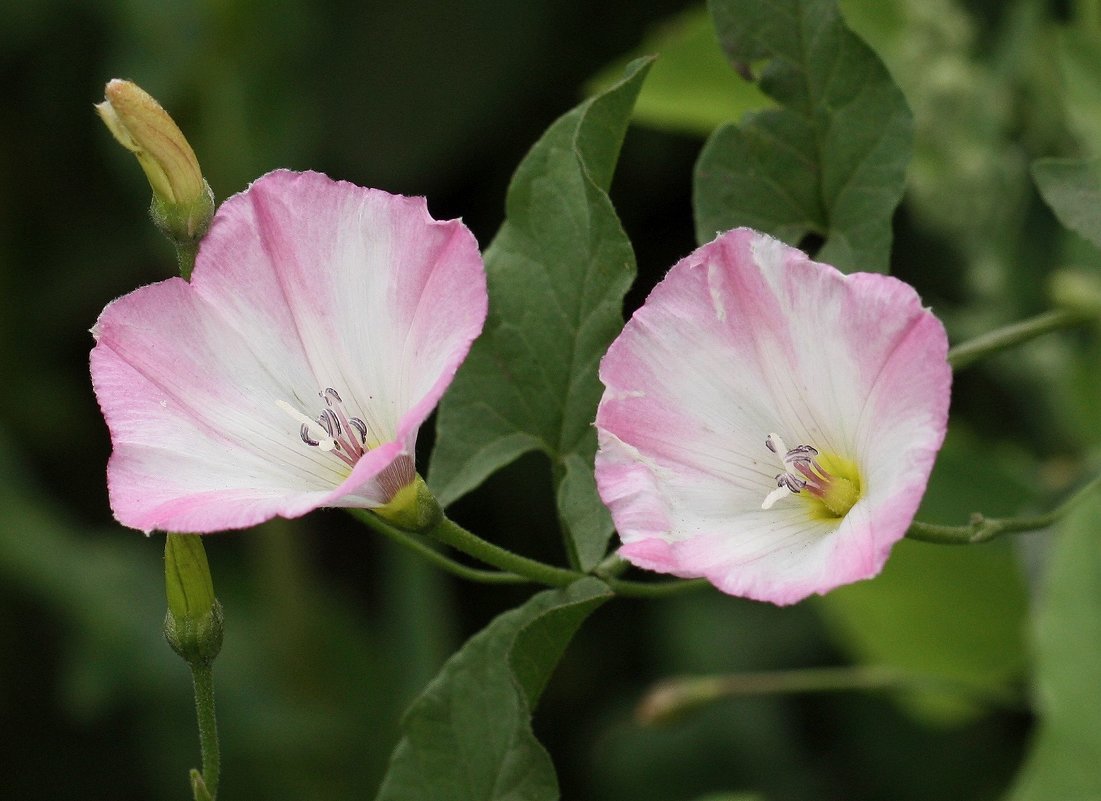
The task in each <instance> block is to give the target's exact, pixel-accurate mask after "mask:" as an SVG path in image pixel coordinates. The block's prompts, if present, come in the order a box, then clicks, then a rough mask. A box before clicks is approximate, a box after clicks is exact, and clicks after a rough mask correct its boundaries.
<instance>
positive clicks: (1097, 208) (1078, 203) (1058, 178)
mask: <svg viewBox="0 0 1101 801" xmlns="http://www.w3.org/2000/svg"><path fill="white" fill-rule="evenodd" d="M1032 177H1033V179H1034V180H1035V181H1036V186H1037V187H1039V189H1040V194H1041V195H1042V196H1043V198H1044V202H1045V203H1047V204H1048V205H1049V206H1050V207H1051V210H1052V211H1054V212H1055V216H1056V217H1058V218H1059V222H1061V223H1062V224H1063V225H1065V226H1066V227H1067V228H1069V229H1070V230H1072V231H1074V232H1075V233H1077V234H1080V235H1081V236H1083V237H1085V238H1086V239H1088V240H1089V241H1090V242H1092V243H1093V244H1095V245H1097V247H1101V171H1099V161H1098V159H1088V160H1085V161H1080V160H1076V159H1039V160H1037V161H1034V162H1033V163H1032Z"/></svg>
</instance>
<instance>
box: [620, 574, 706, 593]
mask: <svg viewBox="0 0 1101 801" xmlns="http://www.w3.org/2000/svg"><path fill="white" fill-rule="evenodd" d="M598 578H600V580H601V581H603V582H604V583H605V584H607V585H608V586H609V587H610V588H611V589H612V591H613V592H614V593H615V594H616V595H622V596H624V597H626V598H664V597H665V596H667V595H679V594H680V593H682V592H690V591H692V590H699V589H702V588H704V587H709V586H711V584H710V582H709V581H708V580H707V579H702V578H701V579H688V580H684V579H681V580H678V581H630V580H628V579H618V578H613V577H611V576H608V577H604V576H599V577H598Z"/></svg>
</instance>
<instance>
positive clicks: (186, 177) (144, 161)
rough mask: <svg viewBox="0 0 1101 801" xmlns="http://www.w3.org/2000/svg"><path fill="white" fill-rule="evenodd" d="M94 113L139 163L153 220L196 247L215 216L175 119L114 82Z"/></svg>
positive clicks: (131, 87) (133, 88) (129, 86)
mask: <svg viewBox="0 0 1101 801" xmlns="http://www.w3.org/2000/svg"><path fill="white" fill-rule="evenodd" d="M103 93H104V96H105V98H106V99H105V100H104V101H103V102H102V103H97V104H95V106H94V108H95V110H96V113H97V114H99V116H100V119H102V120H103V122H104V124H105V125H106V126H107V128H108V130H110V132H111V134H112V136H114V137H115V139H116V140H117V141H118V143H119V144H121V145H122V146H123V147H124V148H126V149H127V150H129V151H130V152H131V153H133V154H134V156H135V157H136V158H137V160H138V163H139V164H140V165H141V168H142V170H143V171H144V172H145V176H146V178H147V179H148V180H149V185H150V187H152V189H153V216H154V220H155V221H156V223H157V225H158V226H159V227H160V228H161V230H163V231H164V232H165V233H166V234H167V235H168V236H169V238H171V239H172V240H173V241H176V242H190V241H195V240H197V239H199V238H201V237H202V235H203V234H204V233H206V229H207V227H208V226H209V224H210V218H211V217H212V216H213V215H214V197H213V194H212V193H211V191H210V186H209V185H208V184H207V182H206V181H205V180H204V178H203V174H202V171H201V170H200V169H199V161H198V159H197V158H196V157H195V151H194V150H192V149H191V145H190V144H189V143H188V141H187V138H186V137H185V136H184V135H183V132H182V131H181V130H180V129H179V127H178V126H177V125H176V123H175V122H174V121H173V120H172V117H170V116H169V115H168V112H167V111H165V110H164V109H163V108H162V107H161V105H160V104H159V103H158V102H157V101H156V100H155V99H154V98H153V97H152V96H151V95H150V94H149V93H148V92H146V91H145V90H144V89H142V88H141V87H140V86H138V85H137V84H136V83H133V82H132V81H126V80H122V79H120V78H114V79H112V80H110V81H108V82H107V85H106V87H104V90H103Z"/></svg>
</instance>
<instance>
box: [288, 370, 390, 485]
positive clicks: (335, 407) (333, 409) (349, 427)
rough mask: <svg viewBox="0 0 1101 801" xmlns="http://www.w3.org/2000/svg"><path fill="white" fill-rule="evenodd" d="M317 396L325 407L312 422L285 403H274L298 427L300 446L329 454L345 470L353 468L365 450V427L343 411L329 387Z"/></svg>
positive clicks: (339, 400)
mask: <svg viewBox="0 0 1101 801" xmlns="http://www.w3.org/2000/svg"><path fill="white" fill-rule="evenodd" d="M317 394H318V397H320V398H321V400H322V401H324V403H325V406H324V408H322V409H321V412H320V414H318V415H317V417H316V418H311V417H308V416H306V415H305V414H303V413H302V412H300V411H298V410H297V409H295V408H294V407H293V406H291V405H290V404H289V403H287V402H286V401H282V400H278V401H276V404H277V405H278V406H279V408H280V409H282V410H283V411H284V412H286V413H287V414H288V415H290V416H291V417H292V418H293V419H294V420H296V421H297V422H298V423H299V424H300V425H299V429H298V432H299V437H300V439H301V440H302V442H303V443H305V444H306V445H308V446H309V447H311V448H317V449H318V450H320V451H324V452H326V453H331V454H332V455H333V456H335V457H336V458H338V459H340V461H342V462H344V464H346V465H348V467H355V464H356V462H358V461H359V458H360V457H361V456H363V454H364V453H366V452H367V451H368V450H369V448H368V447H367V433H368V428H367V424H366V423H365V422H363V420H362V419H361V418H359V417H354V416H351V415H349V414H348V413H347V412H346V411H345V409H344V403H343V401H342V399H341V397H340V393H338V392H337V391H336V390H335V389H333V388H332V387H326V388H325V389H323V390H322V391H321V392H319V393H317Z"/></svg>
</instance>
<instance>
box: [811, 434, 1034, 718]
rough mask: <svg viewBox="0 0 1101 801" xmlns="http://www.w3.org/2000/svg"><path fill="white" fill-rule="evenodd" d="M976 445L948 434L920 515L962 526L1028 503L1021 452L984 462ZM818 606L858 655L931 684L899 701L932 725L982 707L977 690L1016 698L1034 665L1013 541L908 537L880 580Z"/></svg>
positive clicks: (836, 594) (850, 589)
mask: <svg viewBox="0 0 1101 801" xmlns="http://www.w3.org/2000/svg"><path fill="white" fill-rule="evenodd" d="M977 447H981V445H980V444H979V443H978V442H977V441H975V440H974V439H973V438H968V437H963V436H961V435H960V434H959V432H953V435H952V436H951V437H949V439H948V441H947V442H946V443H945V446H944V449H943V450H942V451H941V454H940V457H939V458H938V459H937V464H936V467H935V468H934V471H933V477H932V479H931V480H930V484H929V491H928V492H927V494H926V498H925V502H924V503H923V505H922V508H921V511H920V514H919V518H920V519H922V520H925V521H929V522H944V523H949V524H955V523H958V522H959V521H962V520H966V519H967V517H968V515H970V514H971V513H972V512H974V511H976V510H979V509H982V510H983V511H984V512H985V513H987V514H990V515H995V516H997V515H1005V516H1011V515H1014V514H1017V513H1020V512H1022V511H1025V510H1027V509H1028V507H1029V504H1030V502H1031V501H1032V498H1031V497H1030V496H1031V495H1032V492H1031V487H1030V486H1029V485H1028V484H1027V482H1025V481H1023V480H1022V478H1021V476H1020V471H1015V470H1014V469H1012V467H1013V464H1014V463H1015V462H1018V461H1019V459H1016V458H1014V457H1015V454H1008V453H1007V454H1000V458H998V459H990V460H988V461H986V462H982V463H979V464H976V463H975V460H974V458H972V457H971V454H972V453H973V452H974V450H975V448H977ZM1010 488H1012V494H1009V495H1008V496H1007V494H1006V490H1007V489H1010ZM992 503H993V504H996V505H997V504H1005V505H1003V506H1002V507H1001V508H997V506H996V505H995V506H991V505H990V504H992ZM819 605H820V609H821V611H822V613H823V615H824V616H825V619H826V621H827V623H829V624H830V626H831V629H832V630H834V631H836V632H837V634H838V637H839V643H840V644H841V645H842V646H843V647H844V648H845V649H846V650H847V651H849V652H850V653H851V654H852V655H853V657H854V658H856V659H859V660H861V661H864V662H867V663H869V664H872V665H889V666H891V667H895V668H901V669H904V670H907V671H911V672H912V673H913V674H914V675H915V677H921V678H923V679H926V680H928V685H927V686H926V687H921V686H920V685H919V687H918V689H917V690H916V691H915V692H914V693H913V694H906V695H902V696H901V697H900V700H901V701H903V702H904V703H905V704H906V705H907V706H908V707H909V708H911V709H913V710H914V711H915V712H917V713H918V714H919V715H920V716H922V717H923V718H926V719H928V720H930V721H931V722H940V723H946V724H947V723H954V722H962V721H965V720H969V719H971V718H972V717H973V716H974V715H975V714H977V713H979V712H981V711H982V710H983V706H982V705H981V703H980V705H979V706H976V705H975V704H974V702H973V701H972V699H971V698H970V697H969V695H973V696H977V697H978V698H979V699H980V701H985V700H988V699H989V696H986V695H985V693H990V694H992V695H994V697H997V696H1006V697H1008V698H1010V699H1011V698H1012V697H1013V696H1014V694H1016V693H1015V690H1016V685H1018V684H1019V683H1020V680H1021V679H1022V674H1023V672H1024V669H1025V664H1026V657H1025V649H1024V633H1025V632H1024V627H1025V616H1026V613H1027V606H1028V600H1027V595H1026V591H1025V586H1024V583H1023V580H1022V576H1021V570H1020V567H1019V566H1018V564H1017V559H1016V557H1015V555H1014V553H1013V547H1012V545H1011V544H1010V543H1008V542H995V543H992V544H990V545H989V546H987V547H974V548H969V547H959V548H951V547H944V546H936V545H929V544H927V543H916V542H900V543H899V544H898V545H896V546H895V549H894V551H893V552H892V553H891V558H890V560H889V561H888V562H887V565H886V567H885V568H884V570H883V573H882V575H881V576H880V577H879V578H878V579H876V580H875V581H865V582H860V583H858V584H851V585H849V586H847V587H842V588H840V589H838V590H837V591H835V592H832V593H830V594H829V595H827V596H826V597H824V598H823V599H822V600H821V601H820V602H819ZM938 682H940V683H942V686H940V687H938V686H937V684H938ZM953 685H955V687H953ZM1021 702H1022V703H1023V698H1022V699H1021Z"/></svg>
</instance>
